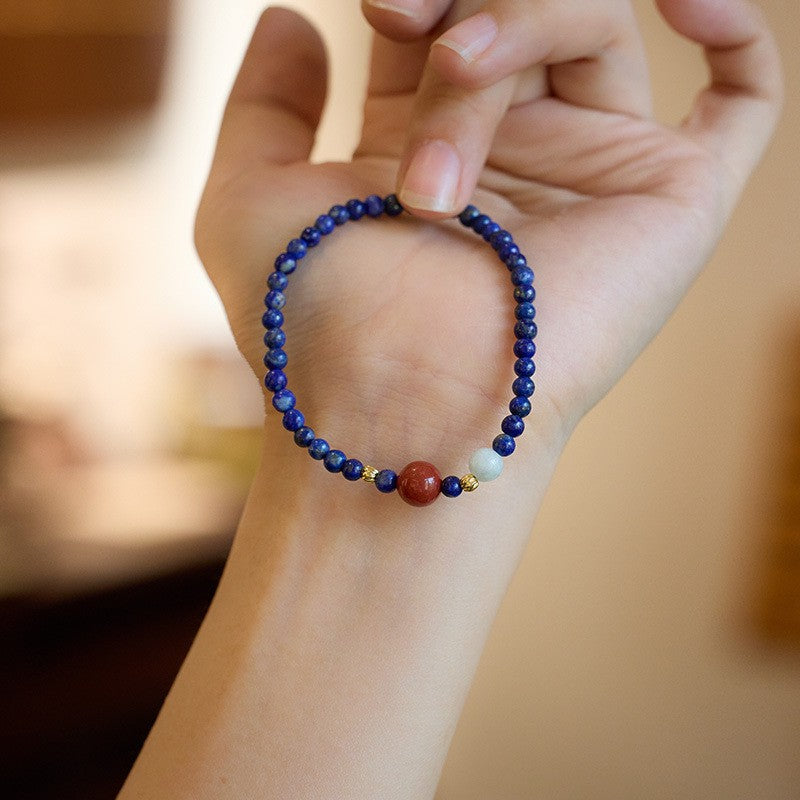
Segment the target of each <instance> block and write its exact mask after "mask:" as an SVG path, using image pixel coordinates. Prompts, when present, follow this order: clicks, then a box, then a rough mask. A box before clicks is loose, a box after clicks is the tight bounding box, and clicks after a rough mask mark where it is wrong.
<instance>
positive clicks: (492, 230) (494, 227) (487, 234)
mask: <svg viewBox="0 0 800 800" xmlns="http://www.w3.org/2000/svg"><path fill="white" fill-rule="evenodd" d="M500 230H501V229H500V226H499V225H498V224H497V223H496V222H490V223H489V224H488V225H487V226H486V227H485V228H484V229H483V230H482V231H481V236H483V238H484V240H485V241H487V242H488V241H489V239H491V238H492V236H494V235H495V234H496V233H498V232H499V231H500Z"/></svg>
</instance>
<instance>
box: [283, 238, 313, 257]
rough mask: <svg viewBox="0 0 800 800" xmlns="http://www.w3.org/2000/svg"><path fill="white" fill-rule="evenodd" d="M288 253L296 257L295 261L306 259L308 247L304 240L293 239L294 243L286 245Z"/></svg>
mask: <svg viewBox="0 0 800 800" xmlns="http://www.w3.org/2000/svg"><path fill="white" fill-rule="evenodd" d="M286 252H287V253H288V254H289V255H290V256H294V257H295V259H300V258H304V257H305V254H306V253H307V252H308V245H307V244H306V243H305V242H304V241H303V240H302V239H292V241H291V242H289V244H287V245H286Z"/></svg>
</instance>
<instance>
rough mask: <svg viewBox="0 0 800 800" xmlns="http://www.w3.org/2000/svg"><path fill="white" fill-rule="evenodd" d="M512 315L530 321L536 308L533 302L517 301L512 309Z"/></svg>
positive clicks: (534, 314)
mask: <svg viewBox="0 0 800 800" xmlns="http://www.w3.org/2000/svg"><path fill="white" fill-rule="evenodd" d="M514 316H515V317H516V318H517V319H521V320H524V321H525V322H530V321H531V320H532V319H533V318H534V317H535V316H536V308H535V307H534V305H533V303H527V302H524V303H517V307H516V308H515V309H514Z"/></svg>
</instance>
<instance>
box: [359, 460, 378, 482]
mask: <svg viewBox="0 0 800 800" xmlns="http://www.w3.org/2000/svg"><path fill="white" fill-rule="evenodd" d="M377 474H378V470H376V469H375V467H370V466H369V464H365V465H364V471H363V472H362V473H361V479H362V480H364V481H366V482H367V483H375V476H376V475H377Z"/></svg>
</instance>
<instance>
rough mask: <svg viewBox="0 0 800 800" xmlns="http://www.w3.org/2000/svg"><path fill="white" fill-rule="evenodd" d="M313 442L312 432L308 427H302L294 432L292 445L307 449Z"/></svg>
mask: <svg viewBox="0 0 800 800" xmlns="http://www.w3.org/2000/svg"><path fill="white" fill-rule="evenodd" d="M313 441H314V431H313V430H312V429H311V428H309V427H308V425H303V426H302V427H301V428H298V429H297V430H296V431H295V432H294V443H295V444H296V445H297V446H298V447H308V446H309V445H310V444H311V442H313Z"/></svg>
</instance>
